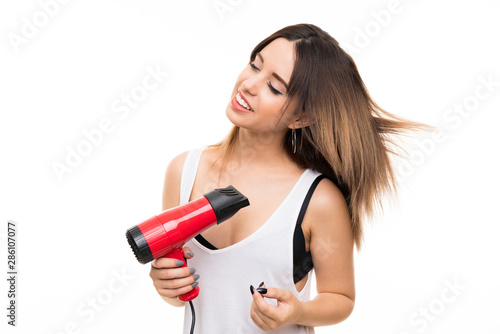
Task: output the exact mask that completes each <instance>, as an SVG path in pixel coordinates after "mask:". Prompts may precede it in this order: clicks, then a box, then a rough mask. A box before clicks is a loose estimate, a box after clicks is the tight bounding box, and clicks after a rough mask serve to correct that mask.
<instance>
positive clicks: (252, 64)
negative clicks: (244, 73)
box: [250, 63, 260, 71]
mask: <svg viewBox="0 0 500 334" xmlns="http://www.w3.org/2000/svg"><path fill="white" fill-rule="evenodd" d="M250 66H251V67H252V68H253V69H254V70H257V71H260V69H259V68H258V67H257V66H255V64H254V63H250Z"/></svg>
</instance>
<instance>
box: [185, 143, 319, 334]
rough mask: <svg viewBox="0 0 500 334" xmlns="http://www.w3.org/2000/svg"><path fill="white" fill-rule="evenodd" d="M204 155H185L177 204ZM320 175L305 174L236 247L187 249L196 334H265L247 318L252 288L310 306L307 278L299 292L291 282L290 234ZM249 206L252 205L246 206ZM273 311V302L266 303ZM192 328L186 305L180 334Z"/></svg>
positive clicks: (289, 332)
mask: <svg viewBox="0 0 500 334" xmlns="http://www.w3.org/2000/svg"><path fill="white" fill-rule="evenodd" d="M202 151H203V149H194V150H191V151H189V152H188V154H187V157H186V161H185V163H184V167H183V170H182V176H181V185H180V204H181V205H182V204H185V203H187V202H188V201H189V198H190V196H191V191H192V188H193V184H194V180H195V177H196V171H197V169H198V164H199V161H200V157H201V153H202ZM318 175H320V173H318V172H316V171H313V170H311V169H307V170H305V171H304V172H303V174H302V175H301V176H300V178H299V180H298V181H297V183H296V184H295V185H294V187H293V188H292V190H291V191H290V193H289V194H288V195H287V197H286V198H285V199H284V200H283V202H282V203H281V204H280V205H279V207H278V208H277V209H276V211H275V212H274V213H273V214H272V215H271V217H270V218H269V219H268V220H267V221H266V222H265V223H264V224H263V225H262V226H261V227H260V228H259V229H258V230H257V231H255V232H254V233H253V234H251V235H250V236H248V237H247V238H245V239H243V240H241V241H239V242H237V243H236V244H234V245H231V246H229V247H225V248H222V249H217V250H211V249H209V248H207V247H205V246H203V245H202V244H200V243H199V242H198V241H197V240H196V239H194V238H193V239H191V240H190V241H189V242H187V243H186V246H188V247H190V248H191V250H192V251H193V253H194V257H193V258H192V259H190V260H188V266H189V267H192V268H196V273H198V274H200V278H199V280H198V282H199V287H200V294H199V295H198V297H197V298H195V299H194V300H193V306H194V309H195V312H196V325H195V331H194V333H196V334H227V333H229V334H251V333H264V332H263V331H262V330H260V329H259V328H258V327H257V326H256V325H255V324H254V323H253V321H252V319H251V318H250V305H251V303H252V295H251V293H250V285H253V286H254V287H257V286H258V285H259V284H260V283H261V282H262V281H264V282H265V284H266V286H267V287H275V288H280V289H287V290H289V291H291V292H292V293H293V294H294V295H295V296H296V297H297V298H298V299H299V300H300V301H308V300H310V285H311V272H309V274H308V276H307V283H306V285H305V286H304V288H303V289H302V290H301V291H300V292H299V291H297V289H296V288H295V284H294V281H293V234H294V231H295V223H296V221H297V217H298V214H299V211H300V208H301V206H302V202H303V201H304V198H305V196H306V194H307V192H308V190H309V188H310V186H311V184H312V183H313V181H314V179H315V178H316V177H317V176H318ZM250 205H252V203H250ZM266 301H267V302H269V303H270V304H273V305H276V300H275V299H267V298H266ZM190 328H191V309H190V307H189V306H188V305H187V304H186V307H185V311H184V333H189V330H190ZM272 333H286V334H299V333H300V334H306V333H307V334H310V333H314V328H312V327H304V326H297V325H289V326H285V327H282V328H279V329H277V330H275V331H273V332H272Z"/></svg>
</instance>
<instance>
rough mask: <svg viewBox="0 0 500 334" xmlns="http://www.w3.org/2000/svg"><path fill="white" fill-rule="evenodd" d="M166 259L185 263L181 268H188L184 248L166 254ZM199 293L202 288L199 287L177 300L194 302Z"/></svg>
mask: <svg viewBox="0 0 500 334" xmlns="http://www.w3.org/2000/svg"><path fill="white" fill-rule="evenodd" d="M164 257H168V258H174V259H177V260H181V261H183V262H184V263H183V264H182V266H180V267H179V268H182V267H187V260H186V258H185V257H184V251H183V250H182V248H181V249H177V250H175V251H173V252H172V253H169V254H165V255H164ZM199 292H200V288H199V287H198V286H196V287H195V288H194V289H193V290H191V291H189V292H186V293H185V294H182V295H179V296H177V298H178V299H179V300H180V301H182V302H188V301H190V300H193V299H195V298H196V297H198V293H199Z"/></svg>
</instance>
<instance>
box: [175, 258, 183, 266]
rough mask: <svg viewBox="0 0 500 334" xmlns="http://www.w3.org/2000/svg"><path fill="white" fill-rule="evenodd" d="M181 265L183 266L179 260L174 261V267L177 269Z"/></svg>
mask: <svg viewBox="0 0 500 334" xmlns="http://www.w3.org/2000/svg"><path fill="white" fill-rule="evenodd" d="M183 264H184V262H183V261H181V260H177V261H175V265H176V266H177V267H179V266H182V265H183Z"/></svg>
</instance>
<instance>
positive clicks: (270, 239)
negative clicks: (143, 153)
mask: <svg viewBox="0 0 500 334" xmlns="http://www.w3.org/2000/svg"><path fill="white" fill-rule="evenodd" d="M226 115H227V117H228V118H229V120H230V121H231V122H232V123H233V124H234V127H233V129H232V130H231V132H230V133H229V135H228V136H227V137H226V138H225V139H224V140H223V141H222V142H221V143H219V144H216V145H211V146H208V147H206V148H205V149H203V150H192V151H189V152H185V153H183V154H180V155H179V156H177V157H176V158H174V159H173V160H172V162H171V163H170V164H169V166H168V168H167V171H166V176H165V184H164V194H163V209H164V210H165V209H168V208H171V207H174V206H178V205H180V204H184V203H186V202H188V201H190V200H193V199H197V198H199V197H201V196H202V195H203V194H204V193H206V192H208V191H210V190H212V189H214V188H222V187H226V186H228V185H233V186H234V187H235V188H236V189H238V190H239V191H240V192H241V193H243V194H244V195H245V196H246V197H247V198H248V199H249V201H250V206H249V207H246V208H244V209H241V210H240V211H239V212H238V213H237V214H236V215H235V216H233V217H232V218H230V219H229V220H228V221H226V222H224V223H222V224H220V225H217V226H214V227H212V228H210V229H208V230H206V231H205V232H203V233H202V234H201V235H199V236H197V237H196V238H195V239H193V240H191V241H190V242H189V243H188V244H186V247H185V256H186V258H187V259H189V261H188V267H187V268H178V267H177V266H178V265H179V263H177V261H176V260H175V259H168V258H161V259H157V260H156V261H154V262H153V264H152V267H151V274H150V276H151V277H152V279H153V283H154V286H155V287H156V289H157V291H158V293H159V294H160V295H161V296H162V297H163V298H164V299H165V300H166V301H167V302H168V303H170V304H172V305H175V306H183V305H184V303H183V302H180V301H179V300H178V299H176V297H177V296H178V295H180V294H183V293H186V292H188V291H190V290H191V289H193V288H194V287H195V286H196V285H198V283H199V284H200V288H201V289H200V295H199V296H198V298H196V299H195V300H194V301H193V302H194V308H195V310H196V332H198V333H261V332H262V331H273V333H288V334H290V333H312V332H314V329H313V327H315V326H325V325H331V324H335V323H338V322H341V321H343V320H345V319H346V318H347V317H348V316H349V315H350V314H351V312H352V310H353V307H354V300H355V288H354V269H353V248H354V245H356V246H357V248H358V249H359V247H360V245H361V242H362V236H363V228H362V220H363V218H366V217H367V216H369V215H370V214H371V213H372V211H373V208H374V203H375V202H376V201H377V200H378V199H380V198H381V196H382V195H384V194H385V193H387V192H388V191H390V190H392V188H393V186H394V173H393V169H392V167H391V164H390V154H391V153H393V152H392V151H391V146H392V144H393V142H392V139H391V138H390V135H393V134H398V133H401V132H404V131H406V130H415V129H421V128H424V126H423V125H421V124H419V123H414V122H408V121H403V120H401V119H398V118H396V117H395V116H393V115H391V114H389V113H387V112H385V111H384V110H382V109H381V108H380V107H378V106H377V104H375V102H374V101H373V100H372V99H371V97H370V96H369V94H368V91H367V89H366V88H365V86H364V84H363V81H362V80H361V77H360V75H359V73H358V71H357V68H356V65H355V63H354V62H353V60H352V58H351V57H350V56H349V55H348V54H346V53H345V52H344V51H343V50H342V49H341V48H340V47H339V44H338V42H337V41H336V40H335V39H334V38H332V37H331V36H330V35H329V34H328V33H326V32H325V31H323V30H321V29H320V28H318V27H316V26H314V25H310V24H298V25H293V26H289V27H285V28H283V29H281V30H279V31H277V32H276V33H274V34H272V35H271V36H269V37H268V38H266V39H264V40H263V41H262V42H261V43H259V44H258V45H257V46H256V47H255V49H254V50H253V51H252V53H251V55H250V62H249V64H248V65H247V66H246V67H245V68H244V69H243V71H242V72H241V73H240V75H239V76H238V78H237V80H236V84H235V86H234V89H233V92H232V94H231V100H230V102H229V103H228V106H227V108H226ZM193 255H194V256H193ZM179 262H180V261H179ZM313 268H314V272H315V277H316V287H317V296H316V297H315V298H314V299H312V300H310V297H309V289H310V283H311V272H312V269H313ZM259 283H260V284H259ZM254 286H255V287H254ZM190 323H191V313H190V311H189V308H186V313H185V331H186V332H187V331H188V330H189V327H190Z"/></svg>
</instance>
